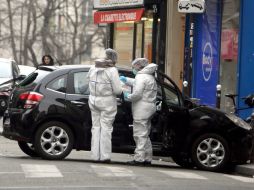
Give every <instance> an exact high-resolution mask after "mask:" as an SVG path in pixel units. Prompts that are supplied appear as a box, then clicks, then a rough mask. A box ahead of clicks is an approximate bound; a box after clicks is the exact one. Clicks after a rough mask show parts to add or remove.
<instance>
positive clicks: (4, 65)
mask: <svg viewBox="0 0 254 190" xmlns="http://www.w3.org/2000/svg"><path fill="white" fill-rule="evenodd" d="M0 65H1V69H0V78H12V65H11V62H0Z"/></svg>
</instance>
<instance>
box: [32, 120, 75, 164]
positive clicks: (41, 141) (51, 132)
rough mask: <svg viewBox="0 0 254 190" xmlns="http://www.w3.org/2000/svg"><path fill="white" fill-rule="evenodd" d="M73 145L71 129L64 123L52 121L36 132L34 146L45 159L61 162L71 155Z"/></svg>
mask: <svg viewBox="0 0 254 190" xmlns="http://www.w3.org/2000/svg"><path fill="white" fill-rule="evenodd" d="M73 143H74V138H73V133H72V131H71V129H70V128H69V127H68V126H67V125H65V124H64V123H61V122H56V121H51V122H48V123H45V124H43V125H41V126H40V127H39V129H38V130H37V131H36V134H35V143H34V146H35V149H36V151H37V153H38V154H39V155H40V156H41V157H42V158H43V159H47V160H61V159H64V158H65V157H66V156H68V155H69V154H70V152H71V150H72V148H73Z"/></svg>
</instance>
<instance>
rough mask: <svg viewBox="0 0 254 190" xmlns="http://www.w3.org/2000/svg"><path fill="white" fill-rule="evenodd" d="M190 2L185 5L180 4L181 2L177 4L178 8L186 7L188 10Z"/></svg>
mask: <svg viewBox="0 0 254 190" xmlns="http://www.w3.org/2000/svg"><path fill="white" fill-rule="evenodd" d="M189 6H190V3H187V4H186V5H185V6H183V5H182V3H180V4H179V9H180V10H182V9H186V10H188V9H189V8H190V7H189Z"/></svg>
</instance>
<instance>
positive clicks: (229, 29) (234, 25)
mask: <svg viewBox="0 0 254 190" xmlns="http://www.w3.org/2000/svg"><path fill="white" fill-rule="evenodd" d="M223 2H224V3H223V6H222V7H223V9H222V29H221V57H220V84H221V87H222V88H221V89H222V90H221V108H222V109H223V110H225V111H226V112H232V111H234V109H233V108H234V107H233V102H232V100H231V99H230V98H227V97H225V94H229V93H231V94H236V93H237V91H236V86H237V60H238V34H239V6H240V0H224V1H223Z"/></svg>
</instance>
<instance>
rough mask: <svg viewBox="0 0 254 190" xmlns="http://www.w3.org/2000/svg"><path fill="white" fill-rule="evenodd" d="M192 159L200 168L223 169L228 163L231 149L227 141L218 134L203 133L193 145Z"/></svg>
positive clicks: (209, 169)
mask: <svg viewBox="0 0 254 190" xmlns="http://www.w3.org/2000/svg"><path fill="white" fill-rule="evenodd" d="M191 154H192V160H193V162H194V163H195V165H196V166H197V167H198V168H199V169H203V170H208V171H221V170H222V169H225V167H226V166H227V164H228V161H229V156H230V150H229V146H228V143H227V141H226V140H225V139H224V138H223V137H222V136H220V135H217V134H213V133H210V134H204V135H201V136H200V137H199V138H198V139H196V140H195V142H194V143H193V145H192V149H191Z"/></svg>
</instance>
